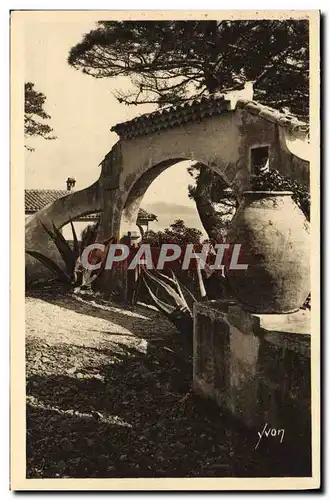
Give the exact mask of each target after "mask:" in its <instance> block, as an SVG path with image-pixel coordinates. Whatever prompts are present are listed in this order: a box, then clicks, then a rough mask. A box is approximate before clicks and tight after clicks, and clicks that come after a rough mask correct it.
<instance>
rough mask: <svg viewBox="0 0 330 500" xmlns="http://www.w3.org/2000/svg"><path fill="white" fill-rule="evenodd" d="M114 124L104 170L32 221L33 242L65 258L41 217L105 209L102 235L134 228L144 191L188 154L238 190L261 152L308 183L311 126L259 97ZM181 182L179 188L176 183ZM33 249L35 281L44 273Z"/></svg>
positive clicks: (58, 221) (203, 102)
mask: <svg viewBox="0 0 330 500" xmlns="http://www.w3.org/2000/svg"><path fill="white" fill-rule="evenodd" d="M111 130H113V131H115V132H116V133H117V134H118V135H119V141H118V142H117V143H116V144H115V145H114V146H113V148H112V149H111V151H110V152H109V153H108V154H107V155H106V156H105V158H104V160H103V161H102V164H101V166H102V170H101V175H100V177H99V179H98V181H97V182H95V183H94V184H92V185H91V186H90V187H88V188H86V189H84V190H82V191H77V192H74V193H72V194H69V195H67V196H65V197H63V198H60V199H58V200H56V201H55V202H54V203H52V204H50V205H48V206H47V207H45V208H44V209H42V210H40V211H39V212H38V213H36V214H35V215H33V216H32V217H30V218H29V219H28V220H27V222H26V248H28V249H34V250H38V251H41V252H43V253H44V254H47V255H50V256H51V257H52V258H53V259H54V260H56V259H58V258H59V256H58V253H57V250H56V248H55V247H54V246H53V245H52V243H51V242H50V241H49V239H48V237H47V235H46V233H45V231H44V230H43V228H42V226H41V224H40V222H43V223H44V224H46V225H49V224H51V222H52V221H53V222H54V223H55V225H56V226H57V227H62V226H64V225H65V224H67V223H68V222H69V220H70V219H72V220H74V219H76V218H78V217H79V216H82V215H85V214H88V213H95V212H101V214H102V216H101V226H100V231H101V233H102V234H100V237H105V238H106V237H108V236H111V235H113V236H116V237H118V236H119V235H121V234H123V233H124V232H126V231H127V230H129V229H135V223H136V219H137V214H138V210H139V207H140V203H141V201H142V198H143V195H144V194H145V192H146V190H147V189H148V187H149V186H150V184H151V183H152V181H153V180H154V179H155V178H156V177H157V176H158V175H159V174H160V173H161V172H163V171H164V170H165V169H167V168H169V167H170V166H172V165H173V164H175V163H177V162H179V161H182V160H194V161H199V162H201V163H202V164H204V165H207V166H209V167H210V168H212V169H214V170H215V171H216V172H217V173H218V174H219V175H221V176H222V177H223V179H224V180H225V181H226V182H227V183H228V184H229V185H230V186H232V188H233V189H234V190H235V191H236V192H237V193H240V192H242V191H244V190H245V189H247V188H248V187H249V178H250V174H251V173H253V167H254V162H255V159H256V158H257V157H258V151H260V152H261V153H262V155H265V154H266V155H268V159H269V167H270V169H272V168H276V169H277V170H279V171H280V172H282V173H283V174H285V175H287V176H288V177H291V178H293V179H296V180H299V181H300V182H302V183H303V184H305V185H306V186H308V185H309V158H308V127H307V125H306V124H305V123H302V122H300V121H298V120H297V119H296V118H295V117H293V116H291V115H287V114H284V113H281V112H279V111H277V110H274V109H271V108H269V107H267V106H263V105H261V104H259V103H257V102H255V101H246V100H239V101H237V103H236V105H235V106H233V105H232V102H231V100H230V98H229V97H228V96H226V95H225V94H224V95H221V96H217V97H210V98H202V99H199V100H195V101H193V102H192V103H190V104H184V105H181V106H176V107H168V108H165V109H162V110H159V111H156V112H153V113H150V114H146V115H142V116H140V117H138V118H135V119H134V120H131V121H129V122H125V123H120V124H118V125H116V126H114V127H113V128H112V129H111ZM173 189H175V187H173ZM45 272H46V271H45V269H44V268H43V266H42V265H41V264H40V263H39V262H37V261H36V260H35V259H33V258H32V257H30V256H28V255H27V256H26V276H27V280H28V281H31V280H34V279H36V278H38V277H41V276H43V275H45Z"/></svg>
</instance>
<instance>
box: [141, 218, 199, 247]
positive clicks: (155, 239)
mask: <svg viewBox="0 0 330 500" xmlns="http://www.w3.org/2000/svg"><path fill="white" fill-rule="evenodd" d="M202 234H203V233H202V232H201V231H200V230H199V229H195V228H192V227H187V226H186V225H185V223H184V221H183V220H182V219H177V220H175V221H174V222H173V223H172V224H170V226H169V227H167V228H166V229H164V231H152V230H150V231H147V232H146V233H145V235H144V238H143V243H149V244H150V245H151V246H154V247H160V246H161V245H163V244H164V243H174V244H177V245H180V246H182V247H184V246H185V245H188V243H193V244H195V245H199V244H200V243H201V236H202Z"/></svg>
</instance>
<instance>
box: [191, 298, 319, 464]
mask: <svg viewBox="0 0 330 500" xmlns="http://www.w3.org/2000/svg"><path fill="white" fill-rule="evenodd" d="M310 373H311V366H310V311H307V310H299V311H298V312H296V313H292V314H282V315H281V314H276V315H272V314H263V315H257V314H250V313H247V312H245V311H244V310H243V309H242V308H241V307H240V306H239V305H237V304H235V303H233V302H231V303H230V302H227V303H226V302H221V301H209V302H204V303H197V304H195V308H194V374H193V384H194V391H195V392H196V393H197V394H199V395H201V396H203V397H207V398H210V399H212V400H214V401H215V402H216V403H217V405H218V406H219V407H220V408H221V409H222V410H223V411H224V412H225V413H228V414H230V415H232V416H234V417H235V419H237V420H238V421H239V422H241V423H242V424H244V426H246V428H247V429H250V430H251V431H252V432H255V437H256V444H257V442H258V440H259V435H258V432H260V433H262V431H263V429H264V430H265V431H266V432H265V433H264V434H263V437H262V439H261V441H262V442H263V443H264V442H265V441H266V440H267V441H268V443H269V442H270V441H273V442H274V443H275V441H277V444H278V443H279V442H281V449H282V450H283V451H284V449H287V448H289V449H294V450H295V453H296V454H297V456H299V459H303V460H304V463H305V464H306V461H307V462H308V461H310V449H311V383H310ZM265 426H266V428H265ZM282 429H283V430H284V432H283V433H282V432H279V431H281V430H282ZM282 434H283V438H282V439H281V436H282ZM267 436H268V437H267ZM282 444H283V446H282ZM268 449H269V448H268Z"/></svg>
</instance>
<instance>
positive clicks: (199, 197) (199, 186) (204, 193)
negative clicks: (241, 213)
mask: <svg viewBox="0 0 330 500" xmlns="http://www.w3.org/2000/svg"><path fill="white" fill-rule="evenodd" d="M199 168H200V174H199V176H198V178H197V182H196V188H195V190H194V194H193V197H194V200H195V203H196V208H197V211H198V215H199V218H200V220H201V223H202V224H203V227H204V229H205V231H206V232H207V235H208V237H209V239H210V241H211V243H212V244H214V243H216V242H219V241H221V240H222V239H223V237H224V235H225V230H224V222H223V216H222V215H221V214H218V213H217V211H216V210H215V208H214V205H213V203H212V201H211V189H212V183H213V180H214V177H213V174H212V172H211V171H210V170H209V168H208V167H206V166H205V165H200V166H199Z"/></svg>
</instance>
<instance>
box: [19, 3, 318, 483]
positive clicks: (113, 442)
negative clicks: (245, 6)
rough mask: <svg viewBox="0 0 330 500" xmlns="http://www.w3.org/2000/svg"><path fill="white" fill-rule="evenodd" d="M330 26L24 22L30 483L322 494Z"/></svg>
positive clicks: (24, 446)
mask: <svg viewBox="0 0 330 500" xmlns="http://www.w3.org/2000/svg"><path fill="white" fill-rule="evenodd" d="M319 15H320V14H319V11H316V10H314V11H308V12H303V11H298V10H297V11H289V12H285V11H266V10H265V11H258V12H254V11H248V10H247V11H208V12H202V11H191V12H184V11H161V12H156V11H155V12H153V11H134V12H129V11H93V10H90V11H63V10H62V11H61V10H59V11H37V10H35V11H33V10H31V11H12V12H11V106H12V115H11V130H12V145H11V155H12V162H11V163H12V166H11V168H12V186H11V189H12V196H11V200H12V201H11V203H12V219H11V225H12V240H11V247H12V260H13V259H16V257H17V259H20V262H21V264H20V265H17V266H16V267H15V272H12V302H13V304H14V305H15V310H14V309H12V334H11V335H12V338H11V343H12V349H11V370H12V387H11V391H12V398H11V414H12V426H11V463H12V472H11V474H12V488H13V489H14V490H15V489H17V490H20V489H32V490H34V489H45V490H52V489H74V490H84V489H93V490H94V489H103V490H111V489H116V490H138V489H140V490H141V489H142V490H144V489H146V490H147V489H152V490H162V489H171V490H217V491H221V490H228V489H232V490H236V489H237V490H239V489H245V490H257V489H308V488H318V487H319V486H320V435H319V432H320V429H319V428H320V421H319V420H320V410H319V406H320V388H319V387H320V379H319V377H320V331H319V317H320V299H319V276H320V268H319V258H320V246H319V245H320V241H319V240H320V222H319V209H320V190H319V180H320V166H319V149H320V148H319V133H320V132H319V126H320V124H319V107H320V103H319V85H320V80H319V78H320V77H319V65H320V62H319V52H318V51H319V46H318V45H319V22H320V21H319ZM23 203H24V215H23ZM14 226H15V227H14ZM15 256H16V257H15ZM15 262H18V260H15ZM13 311H15V312H13ZM18 311H19V312H18ZM137 479H139V480H140V481H137ZM279 479H280V480H279ZM85 480H91V481H90V482H88V483H86V482H84V481H85ZM156 480H157V481H156Z"/></svg>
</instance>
